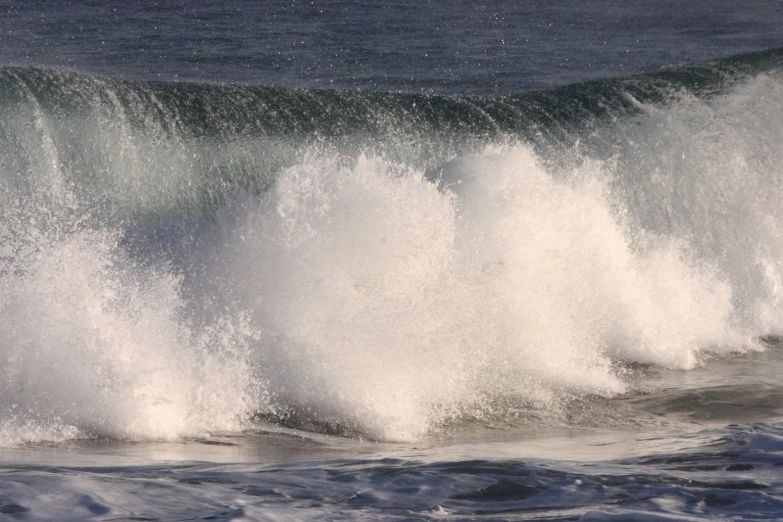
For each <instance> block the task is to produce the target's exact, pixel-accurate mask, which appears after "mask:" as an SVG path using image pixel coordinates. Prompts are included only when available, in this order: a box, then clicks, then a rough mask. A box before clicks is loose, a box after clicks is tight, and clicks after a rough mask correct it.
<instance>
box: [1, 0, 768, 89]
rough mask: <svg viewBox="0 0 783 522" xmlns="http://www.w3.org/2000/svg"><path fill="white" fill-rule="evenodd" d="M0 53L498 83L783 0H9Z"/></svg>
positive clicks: (714, 36) (702, 28)
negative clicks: (139, 0) (130, 0)
mask: <svg viewBox="0 0 783 522" xmlns="http://www.w3.org/2000/svg"><path fill="white" fill-rule="evenodd" d="M0 38H2V40H1V41H2V45H1V46H0V63H4V64H15V65H22V66H33V65H39V66H53V67H65V68H69V69H75V70H79V71H83V72H87V73H96V74H107V75H111V76H119V77H124V78H138V79H146V80H166V81H170V80H185V79H189V80H204V81H211V82H227V83H237V82H239V83H250V84H254V85H268V86H271V85H277V86H285V87H323V88H336V89H363V90H380V91H403V92H441V93H474V94H495V93H510V92H519V91H526V90H531V89H547V88H550V87H553V86H557V85H565V84H569V83H575V82H580V81H585V80H591V79H596V78H609V77H614V76H621V75H632V74H639V73H648V72H654V71H656V70H658V69H660V68H661V67H666V66H670V65H678V64H682V63H687V62H702V61H705V60H710V59H714V58H719V57H725V56H730V55H735V54H740V53H746V52H751V51H760V50H764V49H768V48H773V47H778V46H780V45H781V42H783V3H781V2H780V1H778V0H750V1H747V2H733V1H730V0H720V1H714V2H685V3H683V2H676V1H657V0H656V1H653V2H647V1H641V0H640V1H607V2H581V1H576V0H572V1H562V0H558V1H554V2H547V1H524V2H488V3H481V2H471V1H462V0H458V1H454V2H447V3H444V2H435V1H421V2H409V1H399V2H358V1H333V2H318V1H316V2H305V1H292V2H288V1H269V2H252V1H235V2H197V3H194V2H184V1H161V2H142V3H136V2H134V3H131V4H120V3H115V2H71V1H67V0H66V1H59V2H58V1H51V2H47V1H37V2H3V3H2V7H0Z"/></svg>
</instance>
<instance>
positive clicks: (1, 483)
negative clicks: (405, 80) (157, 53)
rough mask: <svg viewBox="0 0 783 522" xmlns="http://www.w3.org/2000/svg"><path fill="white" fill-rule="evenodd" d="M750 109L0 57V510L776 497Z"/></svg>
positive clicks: (780, 163)
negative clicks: (187, 75)
mask: <svg viewBox="0 0 783 522" xmlns="http://www.w3.org/2000/svg"><path fill="white" fill-rule="evenodd" d="M781 114H783V50H781V49H769V50H766V51H761V52H756V53H751V54H741V55H735V56H732V57H729V58H725V59H721V60H712V61H702V62H699V63H695V64H691V65H678V66H669V67H664V68H662V69H660V70H658V71H657V72H652V73H646V74H640V75H632V76H619V77H608V78H604V79H595V80H591V81H587V82H581V83H572V84H568V85H562V86H558V87H554V88H550V89H546V90H536V91H531V92H519V93H505V94H491V95H490V94H459V93H456V94H455V93H435V92H430V93H426V92H425V93H415V92H380V91H376V90H339V89H338V90H329V89H320V88H313V87H307V88H302V87H286V86H262V85H257V84H242V83H208V82H204V81H196V80H189V81H176V82H175V81H158V80H154V79H144V78H121V77H117V76H112V75H105V74H97V73H90V72H84V71H75V70H70V69H63V68H61V67H54V68H53V67H44V66H28V65H19V64H13V65H7V66H2V67H0V519H2V520H5V519H8V520H85V519H95V520H199V519H213V520H257V519H269V520H273V519H274V520H280V519H327V520H333V519H379V518H384V519H385V518H389V519H399V520H411V519H413V520H419V519H423V520H440V519H460V520H476V519H486V520H506V519H514V520H532V519H535V520H716V519H721V520H722V519H726V518H729V519H736V520H758V519H769V520H776V519H779V518H780V516H781V515H780V514H781V513H783V504H782V503H781V502H782V501H781V495H783V475H781V472H780V465H781V464H783V424H781V414H782V412H783V385H781V379H780V376H781V371H783V352H781V347H782V346H783V345H782V344H781V340H782V339H783V213H781V204H780V201H781V195H783V149H781V147H780V144H781V143H783V119H781Z"/></svg>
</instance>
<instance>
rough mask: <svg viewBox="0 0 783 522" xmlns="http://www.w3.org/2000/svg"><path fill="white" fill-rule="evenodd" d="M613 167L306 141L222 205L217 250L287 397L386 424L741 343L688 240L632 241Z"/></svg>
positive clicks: (591, 389) (394, 430) (716, 285)
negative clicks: (416, 154) (279, 169)
mask: <svg viewBox="0 0 783 522" xmlns="http://www.w3.org/2000/svg"><path fill="white" fill-rule="evenodd" d="M606 177H607V174H606V173H605V172H604V171H603V169H602V165H601V164H598V163H595V162H592V163H591V162H587V163H585V164H584V165H583V166H582V167H581V168H580V169H579V170H578V171H576V172H573V173H571V175H570V176H566V177H555V176H553V175H552V174H550V173H548V172H547V171H546V170H545V169H543V168H542V167H541V166H540V165H539V164H538V162H537V159H536V156H535V154H534V153H533V152H532V151H531V150H530V149H529V148H528V147H525V146H515V147H508V148H491V149H488V150H487V151H486V152H485V153H483V154H479V155H473V156H465V157H461V158H458V159H455V160H454V161H451V162H448V163H447V164H445V165H443V166H442V167H441V169H440V171H439V174H438V179H437V180H431V179H427V178H426V177H425V176H424V175H423V173H421V172H416V171H415V170H412V169H407V168H403V167H400V166H395V165H391V164H389V163H387V162H384V161H383V160H380V159H377V158H376V159H373V158H367V157H361V158H359V159H358V161H356V162H355V163H350V162H349V163H347V164H346V163H345V162H341V161H339V160H338V158H329V157H324V156H319V155H314V156H312V157H310V158H308V159H307V160H306V161H304V162H303V163H301V164H300V165H297V166H295V167H292V168H290V169H288V170H286V171H285V172H283V173H282V174H281V176H280V177H279V178H278V180H277V183H276V184H275V186H274V187H273V188H272V190H270V191H269V192H268V193H267V194H266V195H264V196H263V197H262V198H261V199H260V200H257V199H255V198H250V199H248V200H243V201H242V202H240V203H239V204H238V205H236V206H235V207H234V208H233V211H231V212H226V213H225V214H224V216H223V220H222V223H221V226H222V227H223V232H224V239H223V245H222V248H220V249H218V252H219V254H218V255H217V257H218V258H219V259H220V260H221V262H219V263H215V264H214V266H215V267H218V269H219V271H220V273H221V274H230V275H229V276H228V277H227V278H226V279H223V281H224V282H227V283H228V284H227V288H228V289H229V293H230V295H231V296H232V297H233V298H235V299H238V300H239V301H240V302H241V303H243V307H244V308H245V309H247V310H249V314H250V317H251V320H252V321H253V323H254V324H255V325H257V326H258V327H259V328H260V331H261V339H260V342H259V344H258V351H257V352H256V355H257V356H258V361H259V362H258V366H259V367H260V368H261V373H262V375H263V378H264V380H265V381H268V382H269V386H270V391H271V392H272V393H273V394H274V395H275V397H276V398H277V400H278V401H279V402H280V403H281V404H284V405H294V406H296V408H297V409H298V410H299V412H300V413H301V412H309V413H308V414H309V415H311V416H312V417H314V418H315V419H316V420H329V419H342V420H346V419H348V420H351V421H354V422H357V423H358V424H359V425H360V426H361V427H362V429H363V430H365V431H366V432H368V433H369V434H371V435H372V436H376V437H380V438H403V439H404V438H410V437H415V436H418V435H421V434H422V433H424V432H426V431H427V430H428V429H431V428H432V427H433V426H436V425H437V424H438V423H440V422H443V421H445V420H447V419H448V418H449V417H451V416H452V415H464V414H468V415H479V416H481V415H484V414H487V413H488V412H487V408H489V404H490V402H488V399H489V398H490V397H497V396H507V397H517V398H520V399H521V400H529V401H533V402H538V403H542V402H543V403H551V401H555V402H556V398H557V396H558V393H559V392H561V391H563V390H568V391H570V392H576V393H597V394H602V395H611V394H615V393H620V392H623V391H624V390H625V388H626V385H625V384H624V382H623V380H622V378H621V376H620V375H618V374H617V372H616V371H615V370H614V369H613V362H615V361H618V360H623V361H634V362H643V363H653V364H658V365H662V366H666V367H671V368H682V369H688V368H693V367H694V365H696V364H697V363H698V361H699V356H700V354H702V353H705V352H709V351H723V350H725V349H727V348H726V347H731V348H730V349H735V350H736V349H742V347H743V346H744V342H745V339H744V338H743V337H742V335H741V332H740V331H738V330H737V329H736V328H734V327H733V326H732V321H731V314H732V300H731V298H732V292H731V288H730V286H729V285H728V284H727V283H726V282H725V281H724V280H723V279H721V277H720V275H719V274H718V273H716V271H715V269H714V267H712V266H711V265H710V264H709V263H706V262H703V261H696V260H694V259H693V258H692V257H691V253H690V252H689V250H688V248H687V245H685V244H683V243H682V242H680V241H676V240H674V239H669V238H661V237H654V238H648V240H647V241H646V242H645V246H644V247H643V248H642V247H638V246H632V244H631V243H632V242H631V240H630V237H629V235H630V231H629V230H628V228H627V225H626V223H625V222H624V221H623V219H622V218H621V217H619V216H618V215H617V213H616V212H615V211H614V210H613V205H612V204H611V202H610V201H609V198H610V195H609V188H608V183H607V179H606ZM637 243H638V241H637ZM222 277H225V276H222ZM550 405H551V404H550Z"/></svg>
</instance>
